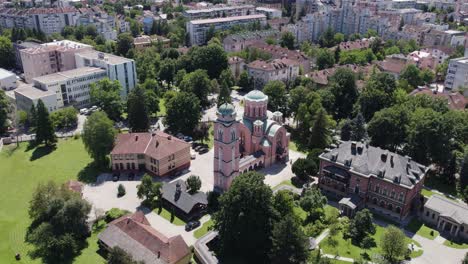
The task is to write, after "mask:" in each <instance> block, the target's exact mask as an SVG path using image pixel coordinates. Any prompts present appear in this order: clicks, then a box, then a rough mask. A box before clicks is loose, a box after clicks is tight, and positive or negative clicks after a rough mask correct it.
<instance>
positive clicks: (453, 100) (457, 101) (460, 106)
mask: <svg viewBox="0 0 468 264" xmlns="http://www.w3.org/2000/svg"><path fill="white" fill-rule="evenodd" d="M421 94H425V95H428V96H430V97H433V98H442V99H445V100H447V103H448V107H449V108H450V109H453V110H464V109H465V107H466V105H467V104H468V100H467V99H466V98H465V97H464V96H463V95H462V94H460V93H457V92H446V91H443V92H438V91H437V90H431V89H429V88H427V87H421V88H417V89H414V90H413V91H412V92H411V93H410V95H413V96H415V95H421Z"/></svg>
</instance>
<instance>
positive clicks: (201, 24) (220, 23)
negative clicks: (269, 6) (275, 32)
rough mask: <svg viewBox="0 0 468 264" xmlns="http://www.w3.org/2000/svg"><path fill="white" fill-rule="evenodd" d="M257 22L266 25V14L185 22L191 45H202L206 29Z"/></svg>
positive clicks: (224, 28) (204, 40) (225, 27)
mask: <svg viewBox="0 0 468 264" xmlns="http://www.w3.org/2000/svg"><path fill="white" fill-rule="evenodd" d="M252 23H259V24H260V25H261V26H265V25H266V16H265V15H263V14H255V15H246V16H233V17H223V18H213V19H201V20H192V21H189V22H187V33H188V34H189V37H190V44H191V45H203V44H205V43H206V42H207V41H208V40H207V39H206V33H207V31H209V30H211V29H214V30H215V31H220V30H226V29H229V28H231V27H233V26H236V25H239V26H242V25H249V24H252Z"/></svg>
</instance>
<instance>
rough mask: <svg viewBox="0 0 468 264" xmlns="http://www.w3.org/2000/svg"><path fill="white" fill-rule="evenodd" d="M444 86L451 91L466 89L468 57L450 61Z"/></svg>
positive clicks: (467, 83) (467, 85)
mask: <svg viewBox="0 0 468 264" xmlns="http://www.w3.org/2000/svg"><path fill="white" fill-rule="evenodd" d="M444 85H445V88H447V89H451V90H457V89H458V88H460V87H468V57H464V58H458V59H452V60H450V62H449V66H448V69H447V76H446V77H445V84H444ZM465 93H466V92H465ZM465 95H466V94H465Z"/></svg>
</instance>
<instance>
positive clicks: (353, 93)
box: [331, 68, 359, 119]
mask: <svg viewBox="0 0 468 264" xmlns="http://www.w3.org/2000/svg"><path fill="white" fill-rule="evenodd" d="M331 78H332V87H331V92H332V93H333V95H334V97H335V106H334V108H335V112H334V113H333V115H334V117H335V119H341V118H346V117H348V116H349V115H350V113H351V112H352V109H353V105H354V103H355V102H356V100H357V99H358V95H359V93H358V90H357V87H356V76H355V75H354V72H352V71H351V70H350V69H347V68H339V69H337V70H336V72H335V74H333V76H332V77H331Z"/></svg>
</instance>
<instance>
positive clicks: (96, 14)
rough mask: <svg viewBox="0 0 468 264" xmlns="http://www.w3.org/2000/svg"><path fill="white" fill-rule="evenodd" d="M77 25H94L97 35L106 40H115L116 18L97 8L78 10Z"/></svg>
mask: <svg viewBox="0 0 468 264" xmlns="http://www.w3.org/2000/svg"><path fill="white" fill-rule="evenodd" d="M78 11H79V16H78V18H77V25H83V26H86V25H94V26H95V27H96V31H97V33H98V34H100V35H102V36H103V37H104V38H105V39H106V40H115V39H117V30H115V27H116V18H115V17H114V16H111V15H109V14H107V13H106V12H105V11H103V10H101V9H100V8H99V7H97V6H92V7H89V8H79V9H78Z"/></svg>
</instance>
